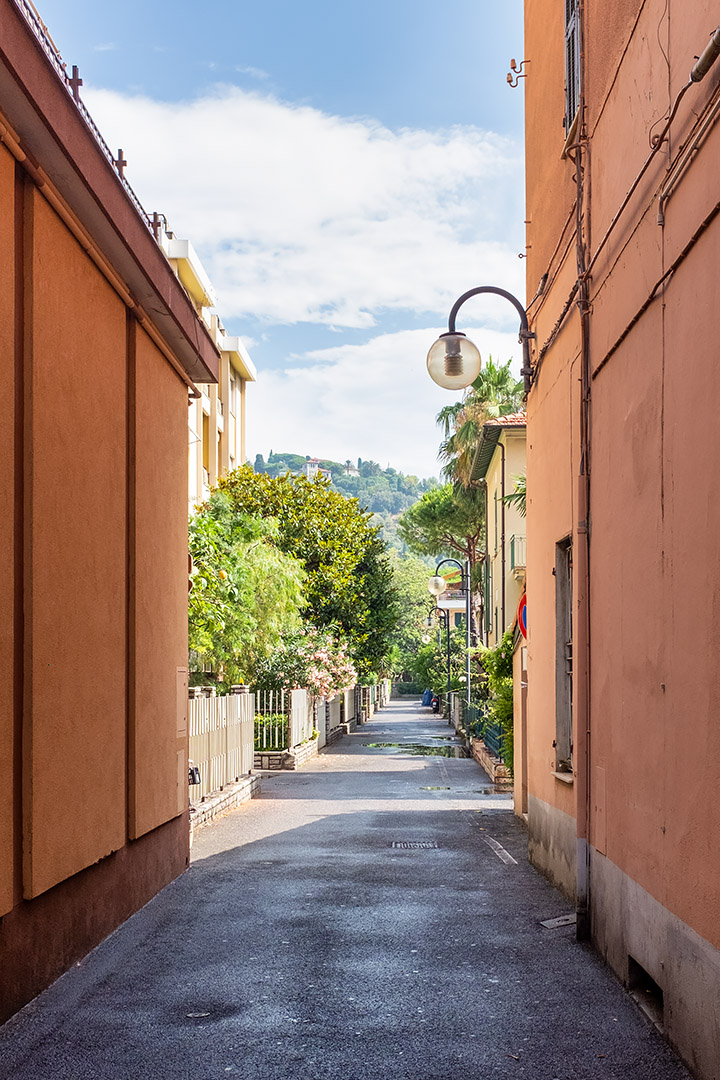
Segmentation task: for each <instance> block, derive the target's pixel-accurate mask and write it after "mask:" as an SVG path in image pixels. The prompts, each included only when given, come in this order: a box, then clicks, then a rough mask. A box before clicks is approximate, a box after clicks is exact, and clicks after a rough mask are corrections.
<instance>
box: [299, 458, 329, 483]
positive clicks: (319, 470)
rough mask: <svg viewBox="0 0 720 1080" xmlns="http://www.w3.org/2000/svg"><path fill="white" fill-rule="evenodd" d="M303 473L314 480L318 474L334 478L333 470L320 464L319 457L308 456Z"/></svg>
mask: <svg viewBox="0 0 720 1080" xmlns="http://www.w3.org/2000/svg"><path fill="white" fill-rule="evenodd" d="M303 473H304V474H305V476H307V478H308V480H314V479H315V477H316V476H326V477H327V479H328V480H332V472H331V471H330V469H326V468H324V467H323V466H322V465H321V464H320V459H319V458H308V459H307V461H306V462H305V465H304V466H303Z"/></svg>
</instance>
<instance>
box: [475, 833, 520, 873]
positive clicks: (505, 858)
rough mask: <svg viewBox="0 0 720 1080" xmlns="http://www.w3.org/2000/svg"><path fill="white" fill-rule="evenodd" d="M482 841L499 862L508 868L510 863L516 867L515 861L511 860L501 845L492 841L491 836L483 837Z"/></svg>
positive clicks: (508, 853) (510, 856)
mask: <svg viewBox="0 0 720 1080" xmlns="http://www.w3.org/2000/svg"><path fill="white" fill-rule="evenodd" d="M483 840H484V841H485V843H486V844H487V846H488V847H489V848H491V849H492V850H493V851H494V852H495V854H496V855H497V857H498V859H500V861H501V862H504V863H505V864H506V865H507V866H509V865H510V863H515V865H516V866H517V859H513V857H512V855H511V854H510V852H509V851H506V850H505V848H504V847H503V846H502V844H499V843H498V841H497V840H493V838H492V836H483Z"/></svg>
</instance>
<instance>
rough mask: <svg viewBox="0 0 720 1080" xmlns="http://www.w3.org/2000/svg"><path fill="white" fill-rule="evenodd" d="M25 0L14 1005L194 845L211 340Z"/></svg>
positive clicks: (9, 540)
mask: <svg viewBox="0 0 720 1080" xmlns="http://www.w3.org/2000/svg"><path fill="white" fill-rule="evenodd" d="M31 17H32V13H31V12H30V10H29V9H27V8H25V7H24V5H22V4H21V3H15V2H14V0H1V2H0V207H1V208H2V210H1V212H0V309H1V310H0V365H1V366H2V381H3V386H4V389H5V422H4V423H3V425H2V426H1V427H0V441H1V442H2V448H1V449H0V491H1V495H0V498H1V500H2V505H3V514H2V516H1V517H0V531H1V532H2V540H1V548H0V549H1V550H2V552H3V555H4V565H3V573H2V574H1V575H0V681H1V689H0V761H2V768H3V783H2V785H0V970H1V971H2V978H0V1019H4V1018H5V1017H7V1016H8V1015H9V1014H10V1013H12V1012H13V1011H14V1010H15V1009H17V1008H18V1007H19V1006H20V1005H22V1004H24V1002H26V1001H28V1000H29V999H30V998H31V997H32V996H34V994H36V993H37V992H38V991H39V990H41V989H43V987H45V986H46V985H47V984H48V983H49V982H50V981H51V980H52V979H53V978H55V977H56V976H57V975H59V974H60V973H61V972H62V971H63V970H65V969H66V968H67V967H68V966H69V965H70V964H71V963H72V962H73V961H74V960H76V959H77V958H79V957H80V956H82V955H83V954H84V953H86V952H87V951H88V949H89V948H91V947H92V946H93V945H95V944H96V943H97V942H98V941H99V940H101V938H102V937H104V936H105V935H106V934H107V933H109V932H110V931H111V930H112V929H113V928H114V927H115V926H117V925H118V923H119V922H120V921H122V919H124V918H126V917H127V916H128V915H129V914H131V913H132V912H133V911H134V910H136V909H137V908H138V907H140V906H141V905H142V904H144V903H145V902H146V901H147V900H148V899H150V897H151V896H153V895H154V893H156V892H157V891H158V890H159V889H160V888H162V886H163V885H165V884H166V883H167V882H168V881H170V880H172V878H173V877H175V876H176V875H177V874H179V873H180V872H181V871H182V870H183V869H184V868H185V866H186V864H187V858H188V821H187V731H186V720H185V717H186V700H187V692H186V678H187V675H186V667H187V569H188V567H187V442H188V436H187V423H188V395H189V392H191V388H192V386H193V384H194V383H195V382H202V383H210V382H213V381H214V380H215V379H216V377H217V370H218V360H219V357H218V352H217V350H216V348H215V345H214V343H213V341H212V340H211V338H210V336H209V335H208V333H207V330H206V329H205V326H204V324H203V323H202V321H201V320H200V319H199V318H198V315H197V313H196V311H195V310H194V308H193V306H192V304H191V302H190V300H189V298H188V296H187V294H186V292H185V291H184V289H183V287H182V285H181V284H180V282H179V281H178V279H177V278H176V276H175V274H174V273H173V270H172V268H171V266H170V264H169V262H168V259H167V257H166V255H165V254H164V252H163V251H162V249H161V247H160V246H159V244H158V243H157V242H156V239H155V237H154V235H153V232H152V230H151V228H150V226H149V222H148V221H147V219H146V218H145V217H144V215H143V214H142V212H141V208H140V207H139V205H138V204H137V203H136V201H135V200H134V199H133V196H132V192H131V191H130V189H129V188H128V187H127V185H126V184H125V183H124V182H123V179H122V164H120V165H118V164H116V163H115V162H114V161H113V159H112V155H109V154H108V152H107V148H106V147H104V146H103V144H102V143H101V141H100V140H99V137H98V136H97V133H96V132H94V130H93V129H92V127H91V123H90V121H89V118H88V116H87V114H86V113H85V112H84V110H83V109H82V106H81V103H80V102H79V100H78V98H77V96H76V95H77V85H75V87H74V88H73V84H72V82H71V81H70V80H68V78H67V77H66V74H65V73H64V72H63V69H62V66H61V65H60V63H59V61H58V58H57V56H56V54H55V52H54V51H53V49H52V47H51V44H50V43H49V42H48V41H47V39H44V38H43V35H42V32H41V29H40V28H39V27H38V26H37V25H35V28H34V29H33V25H32V21H31ZM118 157H119V155H118Z"/></svg>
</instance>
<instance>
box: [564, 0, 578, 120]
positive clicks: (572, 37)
mask: <svg viewBox="0 0 720 1080" xmlns="http://www.w3.org/2000/svg"><path fill="white" fill-rule="evenodd" d="M579 6H580V0H565V131H566V132H568V131H569V130H570V127H571V125H572V122H573V120H574V119H575V113H576V112H577V110H578V105H579V104H580V12H579Z"/></svg>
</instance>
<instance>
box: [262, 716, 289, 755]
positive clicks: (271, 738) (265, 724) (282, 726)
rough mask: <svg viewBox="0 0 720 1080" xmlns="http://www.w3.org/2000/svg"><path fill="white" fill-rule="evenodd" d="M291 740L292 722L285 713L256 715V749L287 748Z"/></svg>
mask: <svg viewBox="0 0 720 1080" xmlns="http://www.w3.org/2000/svg"><path fill="white" fill-rule="evenodd" d="M289 742H290V722H289V721H288V718H287V716H285V714H284V713H268V715H267V716H262V715H260V714H256V716H255V749H256V750H287V748H288V745H289Z"/></svg>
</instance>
